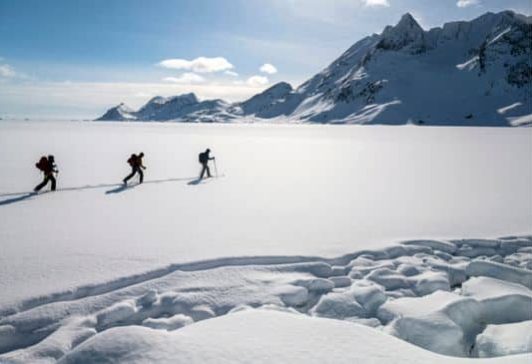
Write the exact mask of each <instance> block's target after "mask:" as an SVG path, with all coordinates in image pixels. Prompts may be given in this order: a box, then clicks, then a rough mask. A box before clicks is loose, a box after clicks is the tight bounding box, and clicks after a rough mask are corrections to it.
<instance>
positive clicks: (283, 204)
mask: <svg viewBox="0 0 532 364" xmlns="http://www.w3.org/2000/svg"><path fill="white" fill-rule="evenodd" d="M206 147H211V149H213V152H214V155H215V156H217V157H218V158H217V167H218V169H219V172H220V173H224V174H225V176H224V177H223V178H219V179H216V180H211V181H207V183H203V184H200V185H189V184H188V183H189V182H190V181H191V180H192V179H193V178H195V176H197V174H198V169H199V168H198V167H199V165H198V163H197V153H199V152H200V151H202V150H204V148H206ZM531 150H532V130H530V129H515V130H510V129H508V130H498V129H481V130H479V129H467V128H464V129H456V128H438V129H433V130H426V129H422V128H414V127H402V128H390V127H377V128H351V127H344V126H338V127H331V126H302V125H298V126H288V125H283V126H274V125H219V124H218V125H205V124H202V125H196V124H186V125H185V124H157V123H150V124H138V123H44V122H43V123H37V122H35V123H16V122H13V123H12V122H2V123H0V164H1V165H2V166H3V171H4V174H3V176H2V179H1V180H0V194H2V197H1V199H0V201H1V202H0V203H1V205H0V241H2V254H0V276H1V277H2V279H1V280H0V291H1V292H2V295H0V304H7V303H8V302H10V301H13V300H17V299H22V298H26V297H30V296H31V297H34V296H37V295H40V294H49V293H51V292H56V291H63V290H68V289H73V288H75V287H78V286H80V285H86V284H92V283H96V282H104V281H109V280H113V279H115V278H117V277H122V276H127V275H131V274H137V273H139V272H144V271H147V270H152V269H157V268H160V267H162V266H165V265H168V264H173V263H180V262H186V261H197V260H204V259H213V258H219V257H228V256H229V257H230V256H261V255H282V256H287V255H288V256H293V255H305V256H309V255H317V256H326V257H333V256H338V255H342V254H346V253H348V252H353V251H357V250H362V249H366V248H368V247H378V246H384V245H388V244H390V243H392V242H394V241H398V240H407V239H417V238H419V237H423V238H435V239H438V238H441V237H457V238H463V237H466V238H472V237H478V236H486V237H493V236H502V235H507V234H508V233H510V232H511V233H517V234H530V233H532V226H531V225H532V224H531V221H532V208H531V201H532V191H531V189H530V185H532V153H531ZM140 151H144V153H145V154H146V157H145V164H146V165H147V167H148V169H147V170H146V180H147V183H146V184H144V185H142V186H138V187H135V188H131V189H127V190H121V189H120V188H119V186H118V185H117V183H119V182H120V181H121V179H122V178H123V177H124V176H125V175H126V174H127V173H128V172H129V166H128V165H127V164H126V160H127V158H128V157H129V155H130V154H131V153H133V152H140ZM48 153H52V154H54V155H55V156H56V160H57V164H58V167H59V170H60V173H59V182H58V183H59V184H58V186H59V188H60V190H61V191H59V192H58V193H55V194H51V193H46V194H42V195H39V196H28V195H27V194H26V193H23V192H24V191H31V189H32V188H33V187H34V186H35V185H36V184H37V183H38V182H39V181H40V179H41V176H40V175H39V172H38V170H37V169H36V168H35V167H34V164H35V162H36V161H37V159H38V158H39V156H41V155H43V154H48ZM17 192H19V193H17ZM112 192H116V193H112ZM429 244H430V243H429ZM433 244H436V243H433ZM451 246H454V245H452V244H451ZM435 249H436V248H435ZM454 249H456V247H455V248H454ZM438 250H441V251H445V252H447V253H452V250H449V249H447V250H446V248H445V247H444V246H442V247H439V248H438ZM515 253H516V252H515ZM517 254H520V253H517ZM509 257H510V256H509ZM512 257H513V256H512ZM512 259H513V258H511V259H509V260H508V261H509V262H510V261H513V260H512ZM65 272H68V274H65ZM353 274H355V273H353ZM376 280H378V279H376Z"/></svg>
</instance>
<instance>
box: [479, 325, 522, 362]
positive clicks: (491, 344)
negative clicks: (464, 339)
mask: <svg viewBox="0 0 532 364" xmlns="http://www.w3.org/2000/svg"><path fill="white" fill-rule="evenodd" d="M531 351H532V321H524V322H518V323H514V324H504V325H488V327H487V328H486V330H484V332H483V333H482V334H480V335H478V336H477V340H476V343H475V354H476V356H478V357H480V358H490V357H495V356H505V355H512V354H520V353H529V352H531Z"/></svg>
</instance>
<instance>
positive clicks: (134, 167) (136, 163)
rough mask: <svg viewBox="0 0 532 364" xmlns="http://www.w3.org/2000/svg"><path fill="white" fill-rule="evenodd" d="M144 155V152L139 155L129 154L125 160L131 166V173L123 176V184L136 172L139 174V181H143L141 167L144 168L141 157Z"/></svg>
mask: <svg viewBox="0 0 532 364" xmlns="http://www.w3.org/2000/svg"><path fill="white" fill-rule="evenodd" d="M143 157H144V153H140V154H139V155H136V154H131V157H129V159H128V160H127V162H128V163H129V165H130V166H131V173H130V174H129V175H128V176H127V177H126V178H124V184H127V181H129V180H130V179H131V178H133V176H134V175H135V174H136V173H138V174H139V183H142V182H143V181H144V172H142V170H143V169H146V167H144V165H143V164H142V158H143Z"/></svg>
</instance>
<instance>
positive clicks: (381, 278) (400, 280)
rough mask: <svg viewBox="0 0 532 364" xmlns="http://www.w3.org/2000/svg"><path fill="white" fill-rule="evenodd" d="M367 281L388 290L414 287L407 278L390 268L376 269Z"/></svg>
mask: <svg viewBox="0 0 532 364" xmlns="http://www.w3.org/2000/svg"><path fill="white" fill-rule="evenodd" d="M366 279H369V280H371V281H374V282H377V283H378V284H380V285H382V286H383V287H385V288H386V289H387V290H394V289H398V288H410V287H411V285H412V284H411V283H410V281H409V280H408V279H407V278H406V277H405V276H403V275H402V274H400V273H397V272H395V271H393V270H391V269H388V268H379V269H375V270H374V271H372V272H371V273H370V274H368V275H367V276H366Z"/></svg>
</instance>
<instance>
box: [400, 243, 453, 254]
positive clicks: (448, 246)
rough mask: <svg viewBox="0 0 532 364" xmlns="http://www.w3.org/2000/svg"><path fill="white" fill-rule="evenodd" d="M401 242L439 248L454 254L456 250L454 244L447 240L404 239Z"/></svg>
mask: <svg viewBox="0 0 532 364" xmlns="http://www.w3.org/2000/svg"><path fill="white" fill-rule="evenodd" d="M401 244H403V245H418V246H424V247H428V248H431V249H434V250H441V251H443V252H446V253H449V254H454V252H456V245H454V244H453V243H452V242H449V241H441V240H411V241H404V242H402V243H401Z"/></svg>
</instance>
